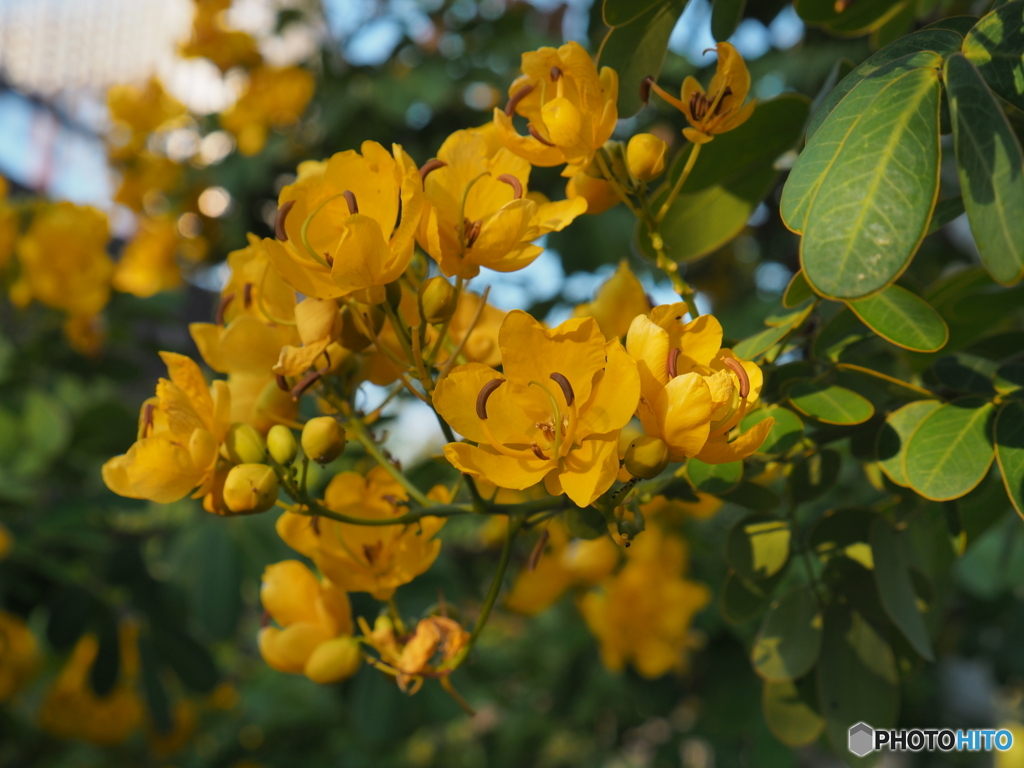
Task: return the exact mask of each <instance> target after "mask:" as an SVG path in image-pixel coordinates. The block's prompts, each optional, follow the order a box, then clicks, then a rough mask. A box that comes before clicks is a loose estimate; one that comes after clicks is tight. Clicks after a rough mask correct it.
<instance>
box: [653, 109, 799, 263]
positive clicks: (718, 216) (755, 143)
mask: <svg viewBox="0 0 1024 768" xmlns="http://www.w3.org/2000/svg"><path fill="white" fill-rule="evenodd" d="M807 111H808V100H807V98H806V97H804V96H799V95H796V94H786V95H783V96H779V97H777V98H774V99H771V100H769V101H765V102H763V103H760V104H758V105H757V109H755V110H754V113H753V114H752V115H751V117H750V119H748V120H747V121H746V122H745V123H743V124H742V125H741V126H739V127H738V128H736V129H735V130H732V131H729V132H728V133H725V134H722V135H721V136H718V137H716V139H715V140H714V141H713V142H711V143H709V144H706V145H704V146H703V148H702V149H701V153H700V156H699V157H698V158H697V160H696V162H695V163H694V166H693V170H692V171H691V173H690V175H689V176H688V177H687V179H686V182H685V183H684V184H683V187H682V193H681V194H680V195H679V197H677V198H676V200H675V202H674V203H673V204H672V207H671V208H670V209H669V211H668V214H667V215H666V217H665V220H664V221H663V222H662V225H661V234H662V237H663V238H664V241H665V247H666V251H667V253H668V255H669V256H670V257H671V258H672V259H673V260H675V261H692V260H694V259H699V258H701V257H702V256H705V255H707V254H709V253H711V252H712V251H715V250H717V249H718V248H720V247H722V246H723V245H725V244H726V243H727V242H729V241H730V240H732V239H733V237H735V236H736V235H737V234H738V233H739V232H740V231H741V230H742V229H743V227H745V226H746V223H747V220H748V219H749V218H750V215H751V214H752V213H753V212H754V209H755V208H756V207H757V206H758V205H759V204H760V203H761V201H762V200H764V198H765V197H766V196H767V195H768V193H769V192H770V191H771V189H772V187H773V186H774V185H775V180H776V178H777V175H778V172H777V171H776V169H775V167H774V163H775V160H776V159H777V158H778V157H779V156H780V155H781V154H783V153H784V152H786V151H787V150H789V149H791V148H792V147H793V146H794V145H795V144H796V142H797V140H798V139H799V137H800V131H801V130H802V128H803V124H804V122H805V121H806V119H807ZM690 151H692V150H690V149H684V150H683V152H681V153H680V154H679V156H678V158H677V160H676V162H675V163H674V164H673V167H672V172H671V173H670V174H669V178H668V179H667V180H666V184H665V185H664V186H663V187H662V189H661V191H660V192H659V194H658V195H657V196H655V198H654V201H653V204H654V207H655V208H657V207H658V206H660V205H661V202H662V200H664V199H665V196H666V195H667V194H668V188H669V185H670V184H671V183H672V182H673V181H674V180H675V179H677V178H678V177H679V174H680V173H682V169H683V166H684V165H685V160H686V158H688V157H689V153H690ZM637 232H638V241H639V244H640V246H641V248H642V249H644V250H645V251H646V252H648V253H651V251H650V242H649V238H648V236H647V234H646V232H645V231H644V229H643V227H642V226H641V227H638V229H637Z"/></svg>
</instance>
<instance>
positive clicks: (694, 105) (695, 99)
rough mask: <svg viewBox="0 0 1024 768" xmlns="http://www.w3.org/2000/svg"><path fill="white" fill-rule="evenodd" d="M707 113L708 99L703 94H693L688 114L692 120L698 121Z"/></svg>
mask: <svg viewBox="0 0 1024 768" xmlns="http://www.w3.org/2000/svg"><path fill="white" fill-rule="evenodd" d="M707 113H708V99H707V96H705V95H704V94H703V93H695V94H693V96H691V97H690V114H691V115H692V116H693V119H694V120H697V121H700V120H703V119H704V116H705V115H706V114H707Z"/></svg>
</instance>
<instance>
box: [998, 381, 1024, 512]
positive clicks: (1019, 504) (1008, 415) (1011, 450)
mask: <svg viewBox="0 0 1024 768" xmlns="http://www.w3.org/2000/svg"><path fill="white" fill-rule="evenodd" d="M995 435H996V459H997V460H998V461H999V471H1000V473H1001V474H1002V476H1003V482H1004V483H1005V484H1006V493H1007V494H1008V495H1009V497H1010V501H1012V502H1013V507H1014V509H1016V510H1017V514H1018V515H1020V516H1021V517H1024V403H1022V402H1020V401H1018V400H1011V401H1010V402H1008V403H1006V405H1004V406H1003V407H1002V409H1000V411H999V415H998V416H997V417H996V429H995Z"/></svg>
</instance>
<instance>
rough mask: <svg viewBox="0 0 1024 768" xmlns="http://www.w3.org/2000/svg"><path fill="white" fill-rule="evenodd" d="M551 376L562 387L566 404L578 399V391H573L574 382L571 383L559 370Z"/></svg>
mask: <svg viewBox="0 0 1024 768" xmlns="http://www.w3.org/2000/svg"><path fill="white" fill-rule="evenodd" d="M550 378H551V380H552V381H553V382H555V384H557V385H558V386H559V387H561V388H562V394H563V395H565V404H566V405H572V404H573V403H574V402H575V401H576V393H575V392H573V389H572V384H570V383H569V380H568V379H567V378H565V376H564V375H562V374H561V373H558V372H557V371H556V372H555V373H552V374H551V376H550Z"/></svg>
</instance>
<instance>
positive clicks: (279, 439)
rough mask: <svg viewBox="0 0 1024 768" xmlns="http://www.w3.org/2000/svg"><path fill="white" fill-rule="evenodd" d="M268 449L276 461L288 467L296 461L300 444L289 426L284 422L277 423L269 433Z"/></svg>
mask: <svg viewBox="0 0 1024 768" xmlns="http://www.w3.org/2000/svg"><path fill="white" fill-rule="evenodd" d="M267 450H268V451H270V455H271V456H273V457H274V461H276V462H277V463H278V464H283V465H284V466H286V467H287V466H288V465H289V464H291V463H292V462H293V461H295V454H296V453H298V452H299V445H298V443H296V442H295V435H293V434H292V431H291V430H290V429H288V427H286V426H285V425H284V424H275V425H274V426H272V427H271V428H270V432H268V433H267Z"/></svg>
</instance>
